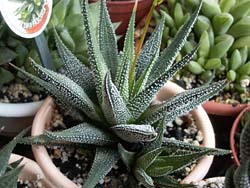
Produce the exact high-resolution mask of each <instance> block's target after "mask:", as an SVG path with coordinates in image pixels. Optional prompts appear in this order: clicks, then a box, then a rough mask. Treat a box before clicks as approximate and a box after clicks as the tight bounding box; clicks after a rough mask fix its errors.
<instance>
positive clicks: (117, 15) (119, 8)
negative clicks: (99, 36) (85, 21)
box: [89, 0, 153, 35]
mask: <svg viewBox="0 0 250 188" xmlns="http://www.w3.org/2000/svg"><path fill="white" fill-rule="evenodd" d="M97 1H98V0H89V3H94V2H97ZM152 3H153V0H138V6H137V10H136V23H139V22H140V21H141V20H142V19H143V18H144V17H145V16H146V15H147V14H148V13H149V10H150V8H151V5H152ZM134 4H135V0H123V1H121V0H117V1H109V0H107V8H108V11H109V15H110V19H111V21H112V22H113V23H115V22H120V23H121V24H120V26H119V27H118V28H117V29H116V34H117V35H123V34H125V33H126V31H127V28H128V23H129V20H130V17H131V14H132V10H133V8H134Z"/></svg>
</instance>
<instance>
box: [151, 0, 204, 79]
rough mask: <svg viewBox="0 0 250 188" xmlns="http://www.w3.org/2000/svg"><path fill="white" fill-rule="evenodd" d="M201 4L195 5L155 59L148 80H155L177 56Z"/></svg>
mask: <svg viewBox="0 0 250 188" xmlns="http://www.w3.org/2000/svg"><path fill="white" fill-rule="evenodd" d="M201 6H202V1H201V3H200V5H199V6H198V7H197V9H196V10H195V12H194V13H193V14H192V15H191V17H190V19H189V20H188V21H187V22H186V23H185V24H184V25H183V26H182V28H181V29H180V30H179V31H178V33H177V34H176V36H175V38H174V40H173V41H172V43H171V44H170V46H169V47H167V48H166V49H165V50H164V51H163V52H162V54H161V56H160V58H159V59H158V60H157V61H156V63H155V65H154V67H153V72H152V74H151V77H150V80H151V81H152V80H155V79H156V78H157V77H158V76H159V75H162V74H163V73H164V72H166V70H168V69H169V68H170V67H171V66H172V64H173V62H174V60H175V58H176V57H177V55H178V53H179V51H180V49H181V48H182V47H183V46H184V44H185V42H186V39H187V37H188V35H189V33H190V32H191V29H192V28H193V26H194V24H195V22H196V20H197V17H198V15H199V12H200V9H201Z"/></svg>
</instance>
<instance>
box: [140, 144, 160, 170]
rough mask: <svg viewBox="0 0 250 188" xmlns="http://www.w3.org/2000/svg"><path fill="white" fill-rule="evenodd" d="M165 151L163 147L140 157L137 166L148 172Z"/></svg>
mask: <svg viewBox="0 0 250 188" xmlns="http://www.w3.org/2000/svg"><path fill="white" fill-rule="evenodd" d="M163 151H164V148H163V147H161V148H157V149H155V150H152V151H150V152H148V153H146V154H144V155H142V156H140V157H139V158H138V159H137V161H136V166H137V167H138V168H141V169H144V170H146V169H147V168H148V167H149V166H150V165H151V164H152V163H153V162H154V160H155V159H156V158H157V157H158V156H159V155H160V154H161V153H162V152H163Z"/></svg>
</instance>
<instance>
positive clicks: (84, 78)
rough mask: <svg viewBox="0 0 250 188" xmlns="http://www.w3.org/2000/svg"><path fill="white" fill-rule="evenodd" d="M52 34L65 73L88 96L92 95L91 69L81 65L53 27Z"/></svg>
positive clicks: (92, 80) (92, 79)
mask: <svg viewBox="0 0 250 188" xmlns="http://www.w3.org/2000/svg"><path fill="white" fill-rule="evenodd" d="M54 35H55V41H56V46H57V50H58V53H59V55H60V57H61V59H62V62H63V68H64V69H65V74H66V76H67V77H69V78H70V79H71V80H73V81H74V82H75V83H77V84H78V85H79V86H81V87H82V88H83V90H84V91H85V92H86V93H87V94H88V96H91V94H92V95H93V93H94V91H93V88H94V87H93V85H94V84H95V82H94V78H93V75H92V72H91V70H90V69H89V68H88V67H86V66H85V65H83V64H82V63H81V62H80V61H79V60H78V59H77V57H76V56H75V55H74V54H73V53H72V52H71V51H70V50H69V49H68V48H67V47H66V46H65V44H64V43H63V42H62V40H61V39H60V37H59V35H58V33H57V31H56V29H55V28H54Z"/></svg>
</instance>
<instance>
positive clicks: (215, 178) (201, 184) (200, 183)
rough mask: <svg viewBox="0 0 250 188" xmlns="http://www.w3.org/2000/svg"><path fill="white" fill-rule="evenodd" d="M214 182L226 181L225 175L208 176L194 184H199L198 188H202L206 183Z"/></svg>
mask: <svg viewBox="0 0 250 188" xmlns="http://www.w3.org/2000/svg"><path fill="white" fill-rule="evenodd" d="M213 182H219V183H224V182H225V177H214V178H208V179H205V180H201V181H198V182H195V183H193V184H194V185H196V186H198V187H197V188H202V187H204V186H205V185H207V184H210V183H213Z"/></svg>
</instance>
